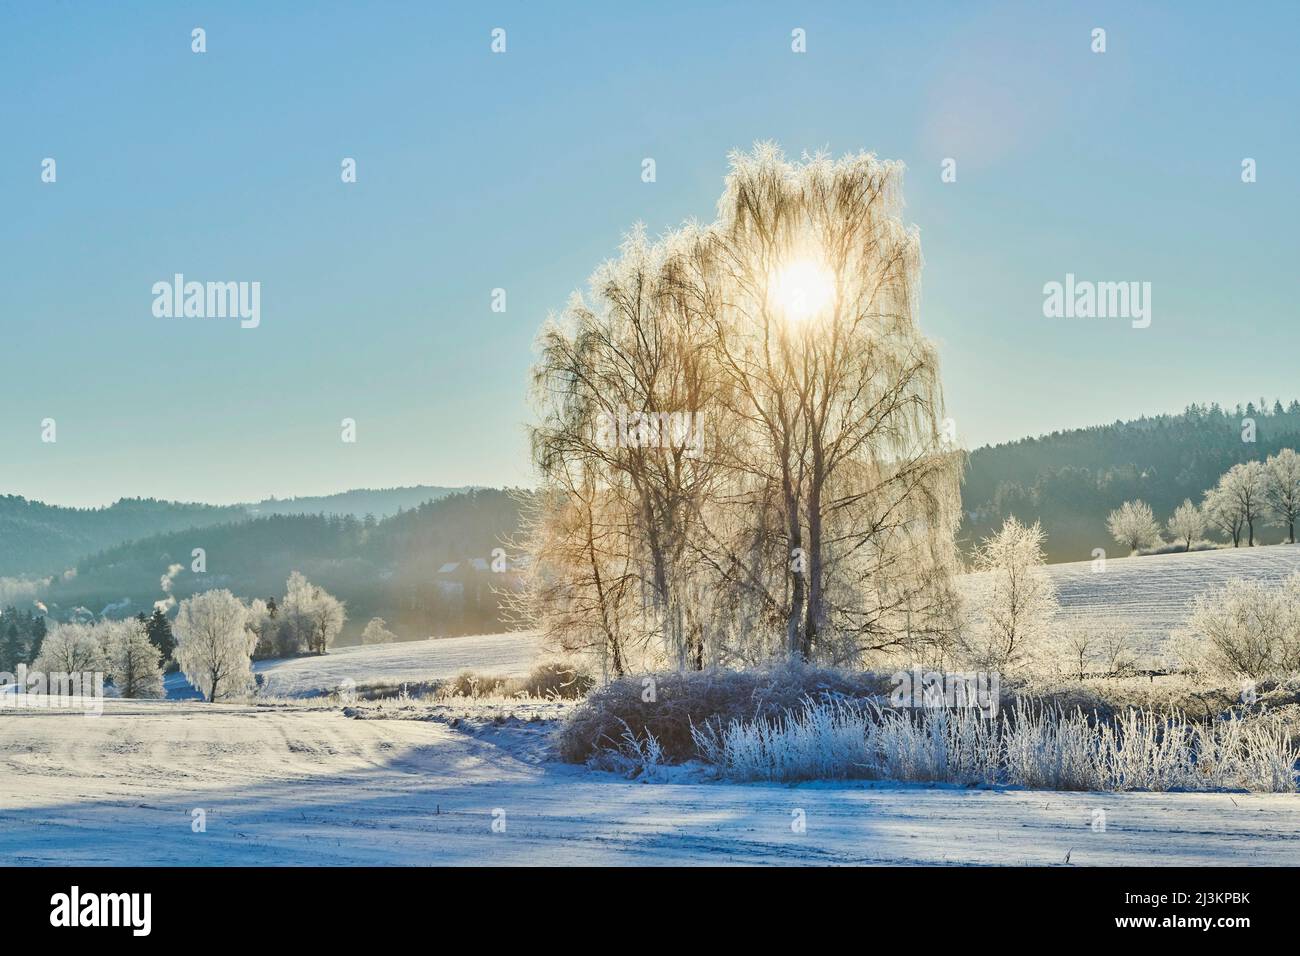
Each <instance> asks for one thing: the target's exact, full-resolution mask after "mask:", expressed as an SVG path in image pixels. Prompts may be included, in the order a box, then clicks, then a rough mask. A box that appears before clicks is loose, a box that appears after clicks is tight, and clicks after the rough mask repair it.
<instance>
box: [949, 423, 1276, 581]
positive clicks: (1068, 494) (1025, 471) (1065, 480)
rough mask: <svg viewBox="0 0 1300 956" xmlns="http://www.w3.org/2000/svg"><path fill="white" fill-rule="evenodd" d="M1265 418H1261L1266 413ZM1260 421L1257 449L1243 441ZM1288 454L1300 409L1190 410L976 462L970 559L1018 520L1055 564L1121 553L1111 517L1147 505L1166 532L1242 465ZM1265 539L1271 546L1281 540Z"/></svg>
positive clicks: (970, 483) (997, 450)
mask: <svg viewBox="0 0 1300 956" xmlns="http://www.w3.org/2000/svg"><path fill="white" fill-rule="evenodd" d="M1261 409H1262V410H1261ZM1243 419H1252V420H1253V421H1254V426H1255V435H1254V438H1255V440H1254V441H1253V442H1250V441H1245V440H1243V428H1244V426H1243V423H1242V422H1243ZM1281 448H1297V449H1300V402H1298V401H1293V402H1292V403H1291V404H1290V406H1288V407H1285V408H1284V407H1283V406H1282V404H1281V403H1280V402H1274V403H1272V404H1265V403H1263V402H1261V403H1260V404H1259V405H1256V404H1255V403H1251V404H1248V405H1245V406H1238V407H1237V408H1235V409H1230V410H1229V409H1223V408H1220V407H1219V406H1218V405H1217V404H1216V405H1209V406H1204V405H1192V406H1189V407H1188V408H1187V410H1186V411H1185V412H1183V413H1182V414H1180V415H1157V416H1155V417H1152V418H1146V417H1143V418H1139V419H1136V420H1134V421H1128V422H1115V423H1114V424H1113V425H1099V426H1094V427H1092V428H1081V429H1075V430H1072V431H1064V432H1053V433H1052V434H1050V435H1045V436H1042V437H1040V438H1025V439H1021V440H1020V441H1015V442H1009V443H1007V444H1003V445H994V446H988V447H984V448H979V449H976V450H975V451H973V452H972V453H971V455H970V461H969V463H968V467H967V470H966V476H965V483H964V485H963V488H962V507H963V510H964V511H965V513H966V514H965V521H964V523H963V526H962V543H963V546H965V547H966V548H967V549H969V548H970V546H971V545H972V544H973V543H974V542H975V541H977V540H978V539H979V538H981V537H983V536H985V535H987V534H990V533H991V532H993V531H994V530H996V529H997V527H998V526H1000V525H1001V523H1002V520H1003V518H1005V517H1006V516H1008V515H1015V516H1016V517H1017V518H1019V519H1021V520H1022V521H1034V520H1039V521H1041V522H1042V524H1043V528H1044V530H1045V531H1046V532H1047V551H1048V560H1051V561H1078V560H1084V559H1087V558H1089V557H1091V555H1092V550H1093V549H1094V548H1105V549H1106V550H1107V551H1108V552H1111V553H1113V552H1114V549H1115V547H1116V545H1115V543H1114V542H1113V541H1111V540H1110V536H1109V535H1108V534H1107V531H1106V516H1107V514H1108V513H1109V512H1110V511H1112V510H1113V509H1115V508H1117V507H1119V506H1120V505H1121V504H1122V503H1123V502H1125V501H1127V500H1130V499H1133V498H1140V499H1142V500H1143V501H1145V502H1146V503H1147V504H1149V505H1151V507H1152V508H1153V509H1154V511H1155V514H1156V518H1157V519H1158V520H1159V521H1160V522H1161V523H1162V524H1163V523H1164V521H1165V520H1166V519H1167V518H1168V517H1169V515H1170V514H1171V513H1172V512H1173V510H1174V508H1176V507H1177V506H1178V505H1179V504H1180V503H1181V502H1182V500H1183V499H1184V498H1191V499H1192V501H1194V502H1196V503H1198V504H1199V503H1200V501H1201V495H1202V493H1203V492H1204V491H1205V490H1206V489H1207V488H1209V487H1211V486H1212V485H1213V484H1214V483H1215V482H1216V481H1218V479H1219V476H1220V475H1222V474H1223V473H1224V472H1225V471H1227V470H1228V468H1230V467H1231V466H1232V465H1234V464H1237V463H1238V462H1243V461H1249V460H1251V459H1259V460H1261V461H1262V460H1264V459H1266V458H1267V457H1268V456H1269V455H1271V454H1274V453H1275V452H1277V451H1278V450H1279V449H1281ZM1280 538H1281V532H1280V531H1278V530H1277V529H1273V528H1270V529H1267V530H1266V531H1265V540H1267V541H1269V542H1273V541H1276V540H1280Z"/></svg>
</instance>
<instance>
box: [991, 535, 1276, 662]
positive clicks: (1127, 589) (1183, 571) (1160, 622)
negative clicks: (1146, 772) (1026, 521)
mask: <svg viewBox="0 0 1300 956" xmlns="http://www.w3.org/2000/svg"><path fill="white" fill-rule="evenodd" d="M1297 570H1300V544H1279V545H1269V546H1267V547H1259V548H1244V547H1243V548H1224V549H1221V550H1218V551H1193V552H1189V553H1185V554H1155V555H1149V556H1147V557H1138V558H1113V557H1112V558H1109V559H1107V561H1106V565H1105V570H1104V571H1101V572H1097V571H1095V570H1094V569H1093V563H1092V562H1091V561H1075V562H1071V563H1068V564H1049V565H1048V566H1047V571H1048V573H1049V574H1051V576H1052V580H1053V581H1054V582H1055V583H1056V588H1057V598H1058V600H1059V601H1060V602H1061V612H1062V615H1063V616H1064V618H1065V619H1066V620H1070V619H1075V620H1079V621H1080V622H1085V621H1086V622H1087V623H1089V624H1095V625H1099V626H1102V627H1105V626H1107V625H1108V624H1111V625H1114V626H1116V627H1124V628H1128V629H1130V630H1131V631H1132V633H1133V634H1134V636H1135V647H1136V649H1137V650H1138V652H1139V653H1141V654H1143V655H1149V656H1152V657H1158V656H1159V655H1160V654H1161V653H1162V650H1163V649H1164V647H1165V645H1166V642H1167V641H1168V638H1169V634H1170V632H1171V631H1172V630H1174V629H1175V628H1177V627H1179V626H1181V625H1182V623H1183V621H1184V620H1185V619H1186V618H1187V614H1188V612H1189V611H1190V610H1191V607H1192V601H1193V599H1194V598H1195V597H1196V595H1197V594H1199V593H1200V592H1202V591H1204V590H1206V589H1207V588H1214V587H1218V586H1220V585H1222V584H1224V583H1226V582H1227V581H1228V580H1229V579H1231V578H1235V577H1240V578H1251V579H1257V580H1263V581H1280V580H1281V579H1282V578H1284V577H1286V576H1287V575H1289V574H1290V573H1291V572H1293V571H1297ZM980 578H981V575H978V574H972V575H968V576H967V577H966V579H965V581H966V587H967V588H974V587H978V583H979V580H980Z"/></svg>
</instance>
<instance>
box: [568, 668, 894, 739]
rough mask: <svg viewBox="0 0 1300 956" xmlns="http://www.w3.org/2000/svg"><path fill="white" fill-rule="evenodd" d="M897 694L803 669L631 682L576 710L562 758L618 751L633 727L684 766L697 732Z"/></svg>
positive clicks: (853, 675)
mask: <svg viewBox="0 0 1300 956" xmlns="http://www.w3.org/2000/svg"><path fill="white" fill-rule="evenodd" d="M891 687H892V683H891V680H890V677H889V675H887V674H876V673H871V672H864V671H849V670H837V669H832V668H820V667H812V666H809V665H804V664H800V663H797V662H791V663H781V664H774V665H771V666H768V667H759V668H753V669H750V670H743V671H733V670H724V669H722V668H710V669H708V670H703V671H666V672H657V673H653V674H640V675H631V676H628V677H624V678H622V679H620V680H615V681H611V682H610V683H608V684H606V685H605V686H604V687H600V688H597V689H596V690H594V691H592V692H591V693H590V694H589V695H588V696H587V699H586V700H585V701H583V703H581V704H580V705H579V706H578V707H576V708H575V709H574V711H573V713H572V714H570V715H569V718H568V720H567V721H566V722H565V724H564V726H563V728H562V729H561V731H560V737H559V745H560V753H561V755H562V756H563V757H564V759H565V760H569V761H572V762H575V763H578V762H582V761H585V760H587V759H589V758H590V757H592V756H595V755H597V754H599V753H600V752H602V751H604V750H609V749H613V750H617V749H619V748H620V746H622V744H623V742H624V734H625V732H626V731H627V730H628V729H629V728H630V729H631V731H632V733H633V734H635V735H636V737H637V739H638V740H642V741H644V740H646V739H647V738H648V736H650V735H653V736H654V738H655V740H656V741H657V743H658V745H659V747H660V750H661V752H662V755H663V759H664V760H667V761H674V762H679V761H683V760H689V759H691V758H692V757H694V756H695V754H696V751H695V743H694V740H693V738H692V734H691V731H692V728H698V727H703V726H704V725H706V724H708V725H712V726H715V727H719V728H721V727H725V726H727V725H728V724H729V723H730V722H731V721H732V720H750V719H753V718H754V717H756V716H758V717H776V716H779V715H780V714H783V713H784V712H785V711H787V710H790V709H792V708H796V707H798V706H799V705H800V702H801V701H802V700H803V699H804V698H812V699H814V700H829V699H836V698H846V699H852V700H865V699H868V698H877V697H878V698H880V699H881V700H884V699H886V698H887V697H888V696H889V692H890V690H891Z"/></svg>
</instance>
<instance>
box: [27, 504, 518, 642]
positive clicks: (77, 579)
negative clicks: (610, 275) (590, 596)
mask: <svg viewBox="0 0 1300 956" xmlns="http://www.w3.org/2000/svg"><path fill="white" fill-rule="evenodd" d="M518 525H519V506H518V502H517V500H516V498H515V497H514V495H513V494H512V493H511V492H507V491H502V490H496V489H479V490H475V491H469V492H463V493H457V494H448V495H443V496H442V497H440V498H439V499H438V500H436V501H428V502H425V503H424V504H421V505H419V506H417V507H415V508H411V509H408V510H403V511H401V512H400V513H397V514H394V515H391V516H390V517H388V518H383V519H379V518H375V517H373V516H369V517H365V518H358V517H356V516H354V515H351V514H345V515H331V514H272V515H264V516H261V517H255V518H248V517H244V518H242V520H238V521H228V522H225V523H222V524H209V525H206V526H203V527H196V528H190V529H186V530H183V531H170V532H168V533H166V534H161V535H154V536H151V537H147V538H142V539H140V540H137V541H131V542H128V543H126V544H120V545H116V546H114V547H112V548H109V549H107V550H104V551H102V552H99V553H97V554H94V555H92V556H90V557H86V558H83V559H81V560H80V561H78V562H77V563H76V566H75V573H73V574H71V575H66V576H60V577H57V578H56V579H55V580H53V581H52V582H50V583H49V584H47V585H44V586H43V587H42V588H41V589H40V590H39V592H38V594H37V596H38V597H39V599H40V600H41V601H42V602H44V603H45V604H46V605H48V607H49V612H50V614H51V616H52V617H54V618H56V619H60V620H62V619H67V618H68V617H69V616H70V615H71V614H72V613H73V612H74V610H75V609H76V608H78V607H84V608H86V609H88V610H89V611H91V612H92V613H93V614H96V615H99V614H103V613H105V612H106V611H107V612H108V614H109V616H111V617H123V616H126V615H130V614H136V613H138V612H140V611H148V610H152V608H153V605H154V602H155V601H159V600H164V599H165V598H166V594H165V593H164V590H163V588H162V584H161V579H162V577H163V575H164V574H165V573H166V572H167V571H168V569H169V568H170V567H171V566H173V565H180V566H181V570H180V571H179V573H177V574H176V575H175V576H174V577H173V578H172V579H171V585H170V586H171V594H172V596H173V597H174V598H175V599H177V600H182V599H184V598H186V597H189V596H190V595H192V594H194V593H196V592H198V591H204V590H208V589H210V588H228V589H230V590H231V591H233V592H234V593H235V594H237V595H239V596H240V597H241V598H244V599H250V598H254V597H269V596H275V597H277V598H278V597H279V596H281V595H283V593H284V583H285V579H286V578H288V576H289V574H290V572H292V571H301V572H302V573H303V574H305V575H306V576H307V577H308V579H309V580H311V581H312V582H313V583H315V584H319V585H321V586H322V587H324V588H325V589H326V590H328V591H330V592H331V593H333V594H334V595H335V596H337V597H339V598H341V599H342V600H344V601H346V602H347V605H348V624H347V627H346V628H345V630H344V639H345V640H351V639H353V638H355V636H356V635H357V634H359V633H360V631H361V629H362V628H364V627H365V624H366V621H368V620H369V619H370V618H371V617H372V616H376V615H377V616H381V617H384V618H386V619H387V621H388V625H389V627H390V629H392V630H393V631H394V632H395V633H397V634H398V635H399V636H401V637H428V636H430V635H439V636H446V635H453V634H470V633H484V632H489V631H497V630H502V627H501V616H500V613H499V607H498V603H499V601H498V597H497V595H496V594H495V593H494V592H493V586H494V585H498V584H503V583H505V578H502V577H499V576H498V575H496V574H495V573H493V572H492V571H490V570H488V569H487V568H486V567H485V568H484V570H483V571H482V572H481V573H480V572H476V571H474V570H473V569H472V568H469V567H468V565H469V560H468V559H474V558H478V559H482V560H483V561H487V562H490V561H491V559H492V552H493V549H494V548H498V547H502V546H503V545H505V544H506V543H507V542H508V541H509V540H510V539H511V538H512V537H513V535H514V534H515V531H516V529H517V528H518ZM195 548H202V549H203V550H204V556H205V560H206V566H207V570H206V571H205V572H204V573H201V574H196V573H194V572H193V571H192V570H191V568H192V560H193V559H192V555H193V551H194V549H195ZM453 562H455V563H457V565H458V571H457V573H454V574H439V569H440V568H441V567H443V566H444V565H446V564H449V563H453Z"/></svg>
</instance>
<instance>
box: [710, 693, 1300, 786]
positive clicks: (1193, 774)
mask: <svg viewBox="0 0 1300 956" xmlns="http://www.w3.org/2000/svg"><path fill="white" fill-rule="evenodd" d="M693 733H694V737H695V743H696V747H697V750H698V753H699V755H700V756H701V757H702V758H703V759H704V760H705V761H707V762H709V763H712V764H714V765H715V766H717V767H718V769H719V771H720V772H721V773H722V774H723V775H724V776H726V777H729V778H731V779H735V780H774V781H790V780H817V779H843V778H860V779H869V780H899V781H924V782H938V783H956V784H966V785H971V784H983V785H991V784H1005V785H1009V786H1019V787H1027V788H1029V789H1036V790H1223V789H1244V790H1256V791H1264V792H1270V793H1291V792H1294V791H1295V790H1296V762H1297V760H1300V748H1298V747H1296V746H1295V745H1294V744H1293V743H1292V741H1291V740H1290V737H1289V735H1288V733H1287V730H1286V727H1285V723H1284V721H1283V719H1282V718H1281V717H1280V716H1278V715H1276V714H1269V715H1266V716H1264V717H1257V718H1251V719H1249V720H1246V719H1241V718H1231V719H1225V720H1219V721H1214V722H1212V723H1209V724H1197V723H1189V722H1188V721H1187V720H1186V718H1185V717H1184V716H1183V715H1182V714H1180V713H1169V714H1157V713H1155V712H1153V711H1147V710H1136V709H1135V710H1130V711H1127V712H1126V713H1124V714H1123V715H1121V716H1120V717H1118V718H1117V719H1116V720H1115V721H1113V722H1109V723H1106V722H1100V721H1097V720H1095V719H1094V720H1089V719H1088V717H1087V716H1086V715H1085V714H1084V713H1083V712H1082V711H1081V710H1075V711H1073V712H1067V711H1064V710H1061V709H1059V708H1056V707H1040V706H1035V705H1032V704H1026V703H1023V702H1022V703H1018V704H1017V705H1016V708H1015V710H1014V711H1013V712H1012V713H1009V714H1008V713H1004V714H1003V715H1002V716H1001V717H1000V718H999V719H996V720H989V719H986V718H985V717H983V716H982V715H981V714H980V712H979V711H978V710H976V709H973V708H955V709H954V708H943V709H932V710H922V711H917V712H911V711H906V710H893V709H884V708H880V707H877V706H875V705H873V704H865V705H858V704H853V703H846V702H842V701H831V702H826V703H814V702H813V701H811V700H810V701H807V702H805V704H804V706H803V708H802V709H800V710H797V711H795V710H791V711H787V712H786V713H785V714H784V715H782V716H780V717H776V718H767V719H758V720H753V721H741V720H733V721H732V722H731V723H730V724H729V725H728V726H727V727H726V728H725V729H723V730H721V731H719V730H715V729H712V728H706V729H704V730H700V729H696V730H694V731H693Z"/></svg>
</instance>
